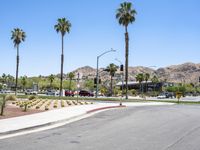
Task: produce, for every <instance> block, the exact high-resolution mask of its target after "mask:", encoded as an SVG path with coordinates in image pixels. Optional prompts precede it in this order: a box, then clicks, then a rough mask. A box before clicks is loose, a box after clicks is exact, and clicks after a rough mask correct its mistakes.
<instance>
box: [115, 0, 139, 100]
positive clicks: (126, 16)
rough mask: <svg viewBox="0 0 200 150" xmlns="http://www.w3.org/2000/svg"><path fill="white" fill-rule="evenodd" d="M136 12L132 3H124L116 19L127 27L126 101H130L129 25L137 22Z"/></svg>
mask: <svg viewBox="0 0 200 150" xmlns="http://www.w3.org/2000/svg"><path fill="white" fill-rule="evenodd" d="M135 15H136V11H135V9H134V8H132V3H130V2H124V3H121V4H120V8H118V9H117V13H116V18H117V19H118V22H119V24H120V25H122V26H124V27H125V43H126V46H125V82H126V99H128V53H129V36H128V25H129V24H130V23H133V22H134V21H135Z"/></svg>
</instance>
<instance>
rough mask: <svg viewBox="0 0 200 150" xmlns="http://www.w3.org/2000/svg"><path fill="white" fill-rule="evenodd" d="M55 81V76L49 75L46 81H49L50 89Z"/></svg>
mask: <svg viewBox="0 0 200 150" xmlns="http://www.w3.org/2000/svg"><path fill="white" fill-rule="evenodd" d="M54 79H55V76H54V75H53V74H51V75H50V76H49V77H48V80H49V81H50V88H51V89H52V83H53V81H54Z"/></svg>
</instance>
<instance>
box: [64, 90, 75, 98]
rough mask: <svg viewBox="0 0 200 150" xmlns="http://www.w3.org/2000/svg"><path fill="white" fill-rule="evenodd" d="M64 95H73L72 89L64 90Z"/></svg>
mask: <svg viewBox="0 0 200 150" xmlns="http://www.w3.org/2000/svg"><path fill="white" fill-rule="evenodd" d="M65 96H72V97H74V91H70V90H65Z"/></svg>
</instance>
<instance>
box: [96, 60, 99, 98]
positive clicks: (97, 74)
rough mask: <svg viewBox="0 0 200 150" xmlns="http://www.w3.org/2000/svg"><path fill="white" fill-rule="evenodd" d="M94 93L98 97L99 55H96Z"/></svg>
mask: <svg viewBox="0 0 200 150" xmlns="http://www.w3.org/2000/svg"><path fill="white" fill-rule="evenodd" d="M96 82H97V84H96V95H95V97H96V98H97V97H98V85H99V56H97V73H96Z"/></svg>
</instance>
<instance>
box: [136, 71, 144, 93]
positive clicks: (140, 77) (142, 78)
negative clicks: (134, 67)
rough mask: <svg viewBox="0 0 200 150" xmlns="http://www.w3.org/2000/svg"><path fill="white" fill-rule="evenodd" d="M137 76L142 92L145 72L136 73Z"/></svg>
mask: <svg viewBox="0 0 200 150" xmlns="http://www.w3.org/2000/svg"><path fill="white" fill-rule="evenodd" d="M135 78H136V81H138V82H139V84H140V92H142V91H143V89H142V81H144V74H143V73H139V74H137V75H136V77H135Z"/></svg>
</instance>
